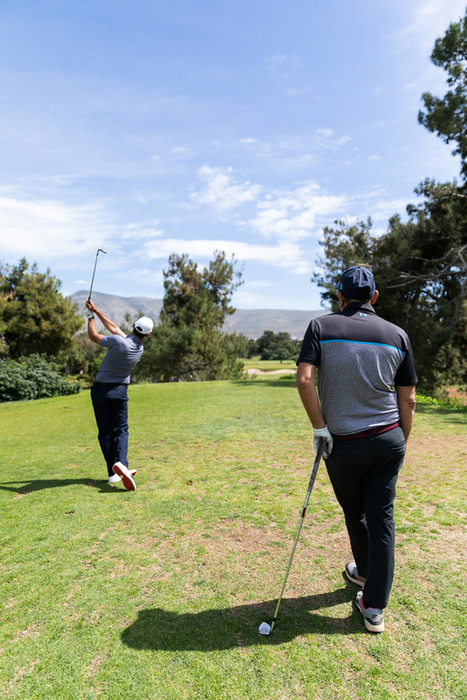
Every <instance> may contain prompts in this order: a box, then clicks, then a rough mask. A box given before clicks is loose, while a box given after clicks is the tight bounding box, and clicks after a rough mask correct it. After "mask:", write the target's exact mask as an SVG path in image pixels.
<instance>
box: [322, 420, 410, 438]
mask: <svg viewBox="0 0 467 700" xmlns="http://www.w3.org/2000/svg"><path fill="white" fill-rule="evenodd" d="M400 424H401V422H400V421H399V420H398V421H397V423H391V425H382V426H380V427H379V428H370V429H368V430H362V431H361V432H360V433H350V435H334V434H333V435H332V437H333V439H334V440H361V439H362V438H369V437H375V436H376V435H382V433H387V432H388V431H389V430H394V428H398V427H399V426H400Z"/></svg>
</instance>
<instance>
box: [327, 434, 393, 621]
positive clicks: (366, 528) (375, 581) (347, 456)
mask: <svg viewBox="0 0 467 700" xmlns="http://www.w3.org/2000/svg"><path fill="white" fill-rule="evenodd" d="M404 455H405V440H404V433H403V432H402V429H401V428H394V429H393V430H390V431H388V432H386V433H382V434H381V435H377V436H375V437H365V438H362V439H358V440H342V441H337V440H334V447H333V450H332V453H331V454H330V455H329V457H328V458H327V460H326V468H327V470H328V474H329V478H330V480H331V483H332V486H333V488H334V493H335V494H336V498H337V500H338V501H339V503H340V505H341V507H342V510H343V511H344V515H345V522H346V525H347V531H348V533H349V538H350V545H351V547H352V552H353V555H354V558H355V563H356V564H357V568H358V573H359V574H360V576H363V577H364V578H366V579H367V581H366V583H365V587H364V592H363V595H364V600H365V604H366V605H368V606H370V607H372V608H385V607H386V606H387V603H388V598H389V593H390V591H391V586H392V580H393V576H394V548H395V527H394V498H395V496H396V483H397V476H398V473H399V470H400V468H401V467H402V464H403V462H404Z"/></svg>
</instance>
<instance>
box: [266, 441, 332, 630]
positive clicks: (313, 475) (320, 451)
mask: <svg viewBox="0 0 467 700" xmlns="http://www.w3.org/2000/svg"><path fill="white" fill-rule="evenodd" d="M325 445H326V438H321V440H320V441H319V446H318V451H317V453H316V459H315V463H314V464H313V470H312V472H311V476H310V481H309V484H308V491H307V494H306V498H305V503H304V504H303V510H302V514H301V516H300V522H299V523H298V529H297V534H296V535H295V542H294V543H293V547H292V552H291V554H290V559H289V565H288V567H287V571H286V573H285V579H284V583H283V585H282V590H281V594H280V596H279V600H278V601H277V605H276V611H275V613H274V617H273V618H272V622H271V624H270V625H269V624H268V623H267V622H262V623H261V624H260V626H259V633H260V634H264V635H265V636H266V637H268V636H269V635H270V634H271V632H272V631H273V629H274V625H275V624H276V619H277V614H278V612H279V607H280V604H281V602H282V596H283V595H284V591H285V585H286V583H287V578H288V576H289V572H290V568H291V566H292V561H293V556H294V554H295V549H296V547H297V542H298V538H299V537H300V531H301V529H302V525H303V520H304V519H305V513H306V509H307V507H308V500H309V498H310V494H311V492H312V490H313V485H314V483H315V479H316V474H317V472H318V467H319V463H320V461H321V457H322V456H323V452H324V447H325Z"/></svg>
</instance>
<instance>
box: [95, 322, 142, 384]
mask: <svg viewBox="0 0 467 700" xmlns="http://www.w3.org/2000/svg"><path fill="white" fill-rule="evenodd" d="M100 345H101V347H103V348H107V352H106V354H105V356H104V359H103V360H102V364H101V366H100V368H99V371H98V373H97V376H96V382H100V383H102V384H129V383H130V377H131V373H132V371H133V370H134V368H135V367H136V365H137V364H138V362H139V361H140V359H141V355H142V354H143V350H144V347H143V341H142V340H141V339H140V338H137V337H136V336H135V335H133V334H130V335H127V336H126V338H123V336H120V335H104V336H103V337H102V338H101V342H100Z"/></svg>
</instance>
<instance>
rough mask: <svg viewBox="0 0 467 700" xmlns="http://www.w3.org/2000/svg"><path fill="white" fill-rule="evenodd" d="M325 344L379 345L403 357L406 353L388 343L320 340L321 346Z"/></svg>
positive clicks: (335, 339) (334, 339)
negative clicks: (395, 351)
mask: <svg viewBox="0 0 467 700" xmlns="http://www.w3.org/2000/svg"><path fill="white" fill-rule="evenodd" d="M324 343H351V344H352V345H378V346H379V347H380V348H391V349H392V350H397V351H398V352H400V354H401V355H405V352H404V351H403V350H401V349H400V348H396V346H395V345H387V344H386V343H369V342H366V341H364V340H343V339H339V338H333V339H332V340H320V341H319V344H320V345H324Z"/></svg>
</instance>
